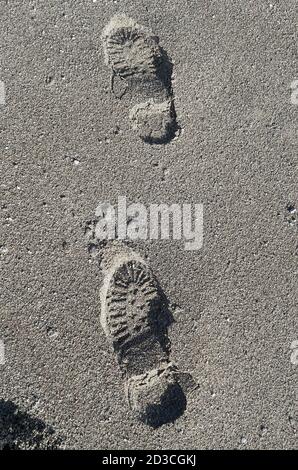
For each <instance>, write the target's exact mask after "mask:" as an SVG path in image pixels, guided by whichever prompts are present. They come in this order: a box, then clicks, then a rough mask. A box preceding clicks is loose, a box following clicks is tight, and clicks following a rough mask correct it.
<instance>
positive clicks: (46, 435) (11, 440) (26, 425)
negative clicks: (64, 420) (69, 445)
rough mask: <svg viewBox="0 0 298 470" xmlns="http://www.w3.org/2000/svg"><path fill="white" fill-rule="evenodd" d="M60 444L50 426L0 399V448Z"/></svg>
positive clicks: (47, 447) (47, 448)
mask: <svg viewBox="0 0 298 470" xmlns="http://www.w3.org/2000/svg"><path fill="white" fill-rule="evenodd" d="M61 444H62V440H61V438H59V437H58V436H56V434H55V431H54V429H53V428H52V427H50V426H48V425H47V424H46V423H44V422H43V421H42V420H41V419H38V418H34V417H32V416H30V415H29V414H28V413H26V412H24V411H21V410H20V409H19V408H18V406H17V405H16V404H15V403H13V402H12V401H6V400H2V399H1V400H0V450H17V449H24V450H29V449H45V450H51V449H58V448H59V447H60V446H61Z"/></svg>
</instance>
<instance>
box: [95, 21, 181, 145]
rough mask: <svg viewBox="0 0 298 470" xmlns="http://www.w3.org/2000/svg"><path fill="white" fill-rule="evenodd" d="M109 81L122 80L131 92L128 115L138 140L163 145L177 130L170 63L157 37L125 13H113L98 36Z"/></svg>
mask: <svg viewBox="0 0 298 470" xmlns="http://www.w3.org/2000/svg"><path fill="white" fill-rule="evenodd" d="M102 39H103V47H104V52H105V58H106V63H107V64H108V65H109V66H110V67H111V68H112V72H113V81H114V79H115V78H116V77H117V78H118V79H120V80H123V81H124V82H125V86H126V90H127V89H128V90H129V91H130V93H131V96H132V99H133V100H134V103H135V104H132V106H131V109H130V112H129V118H130V120H131V123H132V127H133V129H135V130H136V132H137V133H138V134H139V136H140V137H141V139H142V140H143V141H145V142H147V143H150V144H163V143H167V142H169V141H170V140H171V139H173V138H174V137H175V135H176V133H177V130H178V126H177V122H176V112H175V107H174V97H173V91H172V82H171V76H172V64H171V62H170V61H169V59H168V57H167V54H166V53H165V51H164V50H163V49H162V48H161V47H160V46H159V40H158V37H157V36H154V35H153V33H152V32H151V31H150V30H148V29H146V28H145V27H143V26H141V25H138V24H137V23H136V22H135V21H134V20H133V19H132V18H128V17H127V16H125V15H117V16H114V17H113V18H112V19H111V21H110V23H109V24H108V25H107V26H106V28H105V29H104V31H103V35H102Z"/></svg>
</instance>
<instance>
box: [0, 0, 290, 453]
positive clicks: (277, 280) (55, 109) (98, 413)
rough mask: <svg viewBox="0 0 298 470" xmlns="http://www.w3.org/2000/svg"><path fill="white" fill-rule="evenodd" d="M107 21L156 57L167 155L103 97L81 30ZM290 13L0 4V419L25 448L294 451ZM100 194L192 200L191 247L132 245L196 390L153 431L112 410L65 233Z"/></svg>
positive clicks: (106, 359)
mask: <svg viewBox="0 0 298 470" xmlns="http://www.w3.org/2000/svg"><path fill="white" fill-rule="evenodd" d="M119 12H121V13H125V14H126V15H128V16H131V17H133V18H134V19H135V20H136V21H138V22H139V23H140V24H142V25H144V26H146V27H148V28H150V29H151V30H152V31H153V32H154V33H155V34H156V35H158V36H159V38H160V44H161V45H162V46H163V48H164V49H165V50H166V51H167V54H168V55H169V57H170V58H171V59H172V61H173V64H174V67H173V76H172V87H173V94H174V99H175V109H176V114H177V122H178V123H179V126H180V128H181V133H180V136H179V138H176V139H173V140H171V141H170V142H169V143H167V144H162V145H150V144H148V143H145V142H143V141H142V140H141V139H139V138H138V136H136V134H135V133H134V132H133V131H132V130H131V125H130V122H129V118H128V113H129V108H128V104H127V101H128V98H127V100H126V99H123V100H120V99H117V98H116V97H115V96H114V95H113V93H111V89H110V79H111V71H110V70H109V68H108V67H107V66H106V64H105V63H104V54H103V49H102V42H101V34H102V30H103V28H104V27H105V25H106V24H107V23H108V22H109V21H110V18H111V17H112V16H113V15H114V14H116V13H119ZM297 14H298V12H297V2H296V1H295V0H284V1H278V0H272V1H271V2H269V1H265V0H257V1H255V0H254V1H251V0H248V1H242V0H241V1H237V2H236V1H228V0H225V1H221V2H218V1H209V0H208V1H207V0H204V1H202V0H174V1H173V0H171V1H169V0H162V1H160V0H158V1H157V0H150V1H149V0H148V1H145V0H139V1H132V0H121V1H112V0H97V1H92V0H76V1H74V0H72V1H61V0H59V1H58V0H48V1H46V2H43V1H29V0H27V1H19V0H6V1H4V0H3V1H2V2H1V6H0V22H1V29H0V49H1V51H0V52H1V70H0V80H1V81H2V82H4V84H5V92H6V96H5V104H4V105H3V104H0V119H1V121H0V123H1V126H0V131H1V137H0V145H1V162H0V165H1V181H0V183H1V186H0V191H1V196H0V217H1V225H0V245H1V251H0V257H1V260H0V270H1V271H0V285H1V291H0V296H1V297H0V299H1V305H0V339H1V340H2V341H3V342H4V345H5V364H3V365H0V399H1V401H0V416H1V419H2V421H3V419H4V418H5V417H6V418H5V419H6V421H5V422H6V424H7V416H8V415H9V414H10V413H11V414H12V415H13V416H14V417H15V413H16V411H15V408H14V407H17V408H18V409H19V410H20V411H19V412H20V413H23V414H21V415H19V420H20V421H22V420H24V421H25V423H27V424H28V422H30V423H31V424H30V423H29V424H30V425H29V426H28V436H27V437H26V436H23V437H22V438H21V440H22V439H23V440H24V442H25V441H26V439H27V441H28V442H29V444H28V446H29V447H30V446H31V447H32V446H34V442H33V443H32V442H30V439H31V437H30V435H31V434H32V432H33V431H32V430H34V429H37V431H36V432H37V434H39V435H40V434H42V435H43V434H44V435H45V436H46V435H47V432H45V430H44V426H46V427H49V428H51V429H52V430H53V432H54V434H55V436H56V437H55V438H53V439H52V441H51V439H50V442H54V444H53V445H55V443H57V442H59V440H60V438H61V440H62V443H63V444H62V446H64V447H66V448H77V449H83V448H85V449H142V448H143V449H149V448H150V449H175V448H176V449H191V448H194V449H200V448H208V449H210V448H221V449H222V448H226V449H235V448H237V449H238V448H239V449H244V448H258V449H259V448H261V449H267V448H274V449H275V448H286V449H289V448H296V449H297V447H298V446H297V432H298V415H297V413H298V411H297V385H298V378H297V371H298V359H297V360H295V357H294V355H295V354H294V353H293V350H291V344H292V343H293V342H294V341H296V340H298V323H297V302H298V298H297V292H298V290H297V276H298V264H297V261H298V215H297V213H296V211H295V209H296V208H297V209H298V200H297V183H298V179H297V174H298V173H297V168H298V166H297V163H298V157H297V111H298V104H295V103H293V102H291V83H292V82H293V80H295V79H296V78H298V77H297V72H298V71H297ZM129 99H130V100H131V103H132V104H137V103H133V99H134V97H133V95H132V96H131V97H129ZM118 196H126V197H127V200H128V201H129V202H142V203H144V204H149V203H158V204H159V203H167V204H172V203H177V204H182V203H192V204H195V203H201V204H203V205H204V243H203V247H202V249H200V250H197V251H186V250H185V249H184V243H183V242H182V241H181V240H176V241H173V240H148V241H144V242H138V243H136V244H135V245H134V248H135V249H136V250H137V251H138V252H140V253H141V255H142V256H144V257H146V259H147V261H148V263H150V266H151V268H152V270H153V271H154V273H155V275H156V277H157V278H158V280H159V283H160V285H161V286H162V289H163V291H164V292H165V294H166V296H167V299H168V301H169V303H170V304H171V308H172V313H173V317H174V319H175V322H173V323H172V325H171V327H170V329H169V333H168V334H169V338H170V340H171V344H172V347H171V359H172V360H173V361H175V362H176V363H177V364H179V368H180V369H181V370H184V371H189V372H190V373H191V374H192V376H193V377H194V379H195V380H196V382H197V383H198V384H199V387H198V388H197V389H196V390H195V391H194V392H193V393H191V394H189V395H188V396H187V408H186V410H185V412H184V414H183V415H182V416H181V417H179V418H178V419H176V420H175V421H174V422H172V423H168V424H164V425H163V426H160V427H158V428H157V429H153V428H152V427H150V426H147V425H146V424H144V423H142V422H139V421H137V420H136V419H135V417H134V416H133V414H132V413H131V411H130V409H129V407H128V406H127V402H126V399H125V395H124V391H123V380H122V378H121V375H120V371H119V368H118V366H117V363H116V360H115V355H114V353H113V350H112V348H111V347H110V345H109V343H108V341H107V338H106V335H105V333H104V331H103V329H102V328H101V325H100V321H99V318H100V289H101V285H102V280H103V279H102V273H101V271H100V269H99V267H98V260H97V258H96V257H94V256H91V255H92V253H91V254H90V252H88V242H87V240H86V237H85V233H84V232H85V225H86V222H87V221H88V220H90V219H92V218H93V216H94V211H95V208H96V207H97V205H98V204H99V203H100V202H103V201H109V202H110V203H112V204H115V203H116V202H117V198H118ZM89 251H90V250H89ZM293 357H294V359H293ZM291 358H292V360H291ZM24 416H25V418H24ZM3 417H4V418H3ZM30 420H33V421H32V422H31V421H30ZM34 420H37V421H36V422H35V421H34ZM40 422H41V423H44V424H42V425H40ZM36 423H37V424H36ZM27 424H26V426H27ZM2 426H3V425H2ZM2 431H3V428H2ZM30 433H31V434H30ZM4 434H5V433H4ZM0 437H1V438H2V439H4V438H5V436H4V437H3V436H2V435H1V431H0ZM10 439H16V437H12V438H10ZM40 441H41V444H40V445H41V446H42V445H43V442H44V445H48V444H47V443H48V442H49V439H48V438H47V437H45V438H44V439H43V437H42V438H41V439H40ZM23 445H25V446H26V445H27V444H26V443H25V444H23Z"/></svg>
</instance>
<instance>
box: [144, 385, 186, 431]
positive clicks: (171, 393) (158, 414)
mask: <svg viewBox="0 0 298 470" xmlns="http://www.w3.org/2000/svg"><path fill="white" fill-rule="evenodd" d="M186 405H187V400H186V396H185V393H184V391H183V390H182V388H181V386H180V384H178V383H174V384H171V385H169V387H168V389H167V390H166V392H165V393H164V394H163V395H162V396H161V397H160V403H159V404H156V405H149V406H148V407H147V409H146V423H147V424H149V426H152V427H153V428H158V427H160V426H162V425H163V424H167V423H172V422H174V421H175V420H176V419H177V418H179V417H180V416H182V415H183V413H184V411H185V410H186Z"/></svg>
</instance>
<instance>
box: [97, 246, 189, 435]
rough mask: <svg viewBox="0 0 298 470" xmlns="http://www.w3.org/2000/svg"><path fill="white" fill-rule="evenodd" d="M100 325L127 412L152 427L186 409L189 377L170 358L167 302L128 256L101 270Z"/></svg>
mask: <svg viewBox="0 0 298 470" xmlns="http://www.w3.org/2000/svg"><path fill="white" fill-rule="evenodd" d="M104 272H105V277H104V282H103V287H102V291H101V307H102V310H101V324H102V327H103V329H104V331H105V333H106V335H107V337H108V338H109V340H110V342H111V344H112V346H113V349H114V351H115V353H116V355H117V359H118V363H119V366H120V369H121V371H122V373H123V377H124V380H125V390H126V396H127V399H128V403H129V406H130V408H131V410H132V411H133V412H134V413H135V414H136V415H137V417H138V418H139V419H140V420H141V421H143V422H145V423H146V424H149V425H151V426H153V427H158V426H160V425H162V424H164V423H167V422H172V421H174V420H175V419H176V418H178V417H179V416H180V415H182V413H183V412H184V410H185V408H186V396H185V393H184V392H186V391H187V390H190V389H194V388H196V384H195V383H194V381H193V379H192V377H191V375H190V374H188V373H186V372H179V371H178V369H177V367H176V366H175V365H174V364H173V363H172V362H171V361H170V359H169V352H170V351H169V340H168V337H167V328H168V326H169V323H170V321H171V318H170V314H169V312H168V310H167V308H166V301H165V299H164V294H163V293H162V291H161V289H160V287H159V285H158V283H157V280H156V279H155V277H154V275H153V273H152V271H151V269H150V268H149V267H148V265H147V264H146V262H145V261H144V260H142V259H141V258H140V257H139V255H137V254H136V253H134V252H133V251H129V252H126V253H121V254H120V255H119V253H118V255H117V256H114V257H112V258H111V259H110V261H109V262H108V263H107V266H106V267H105V268H104Z"/></svg>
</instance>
